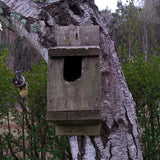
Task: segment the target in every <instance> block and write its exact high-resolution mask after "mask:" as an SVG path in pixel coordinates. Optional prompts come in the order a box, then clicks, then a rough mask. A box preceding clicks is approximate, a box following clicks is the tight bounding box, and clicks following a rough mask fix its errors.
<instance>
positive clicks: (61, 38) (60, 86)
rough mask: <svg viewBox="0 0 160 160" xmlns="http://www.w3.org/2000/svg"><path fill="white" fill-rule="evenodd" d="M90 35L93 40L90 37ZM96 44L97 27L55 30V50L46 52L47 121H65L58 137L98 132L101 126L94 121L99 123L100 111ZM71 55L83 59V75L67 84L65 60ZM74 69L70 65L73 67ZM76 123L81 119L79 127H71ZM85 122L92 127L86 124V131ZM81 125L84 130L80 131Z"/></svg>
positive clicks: (59, 129)
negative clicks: (47, 57)
mask: <svg viewBox="0 0 160 160" xmlns="http://www.w3.org/2000/svg"><path fill="white" fill-rule="evenodd" d="M93 35H94V38H92V37H93ZM91 38H92V39H91ZM98 44H99V27H98V26H80V27H79V26H65V27H59V28H58V31H57V45H58V47H55V48H52V49H50V50H49V62H48V104H47V119H48V120H50V121H54V122H55V123H56V122H57V121H61V122H64V124H63V125H62V126H61V127H60V126H58V128H57V129H56V134H57V135H76V134H77V132H78V134H77V135H83V134H84V133H85V135H86V134H87V133H90V135H97V134H98V133H100V131H97V129H98V128H99V129H100V123H98V125H97V123H96V120H100V110H101V106H100V102H101V93H100V86H101V76H100V59H99V55H100V48H99V46H98ZM94 45H95V46H94ZM71 56H72V57H73V56H76V57H77V56H80V57H83V59H82V64H81V72H82V73H81V77H79V78H78V79H76V80H75V81H72V82H68V81H67V80H65V78H64V69H65V68H64V67H65V66H64V60H65V57H71ZM70 63H72V62H70ZM74 67H75V66H74V65H73V66H72V68H74ZM71 120H72V121H71ZM76 120H81V121H79V123H80V127H79V125H74V126H73V125H71V124H73V123H74V121H76ZM86 120H92V124H91V125H92V126H91V127H90V126H89V124H88V125H87V127H88V129H87V127H86ZM65 121H68V122H67V123H70V125H71V127H67V126H66V127H67V128H66V129H65V124H66V122H65ZM88 122H90V121H88ZM94 123H95V126H94ZM83 125H84V129H82V128H83ZM81 131H83V132H81ZM94 131H95V133H94ZM69 132H71V133H70V134H69Z"/></svg>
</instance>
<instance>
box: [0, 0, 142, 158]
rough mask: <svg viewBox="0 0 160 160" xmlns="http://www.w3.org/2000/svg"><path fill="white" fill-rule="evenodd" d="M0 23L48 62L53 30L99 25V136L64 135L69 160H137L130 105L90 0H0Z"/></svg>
mask: <svg viewBox="0 0 160 160" xmlns="http://www.w3.org/2000/svg"><path fill="white" fill-rule="evenodd" d="M0 5H1V8H2V9H3V10H2V11H1V12H2V13H1V15H0V20H1V21H2V22H3V23H4V24H5V25H6V26H7V27H8V28H10V29H12V30H15V31H16V32H17V33H18V34H19V35H21V36H23V37H25V38H26V39H27V40H28V41H29V42H30V43H31V45H32V46H33V47H34V48H35V49H36V50H37V51H38V52H39V53H40V54H41V55H42V56H43V58H44V59H45V60H46V61H48V48H49V47H54V46H56V30H57V26H68V25H78V26H81V25H99V27H100V48H101V56H100V64H101V86H102V88H101V90H102V91H101V92H102V97H101V99H102V102H101V107H102V115H101V119H102V122H101V124H102V126H101V136H99V137H93V136H91V137H89V136H73V137H70V144H71V152H72V157H73V159H74V160H76V159H78V160H83V159H86V160H94V159H95V160H122V159H123V160H129V159H130V160H132V159H133V160H142V159H143V157H142V151H141V146H140V133H139V129H138V123H137V117H136V112H135V103H134V101H133V98H132V95H131V93H130V92H129V90H128V87H127V84H126V81H125V78H124V75H123V73H122V69H121V67H120V63H119V59H118V57H117V53H116V52H115V48H114V43H113V41H112V40H111V38H110V36H109V32H108V27H107V25H106V23H105V22H104V20H103V18H102V16H101V15H100V13H99V11H98V9H97V7H96V6H95V4H94V1H93V0H49V1H48V2H39V1H38V0H23V1H22V0H0Z"/></svg>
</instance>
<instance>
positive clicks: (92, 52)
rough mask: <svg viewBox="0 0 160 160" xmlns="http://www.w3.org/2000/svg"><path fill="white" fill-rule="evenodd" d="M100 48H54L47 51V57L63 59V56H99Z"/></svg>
mask: <svg viewBox="0 0 160 160" xmlns="http://www.w3.org/2000/svg"><path fill="white" fill-rule="evenodd" d="M99 55H100V48H99V47H98V46H93V47H86V46H83V47H55V48H51V49H49V51H48V56H49V57H50V58H52V57H65V56H85V57H89V56H99Z"/></svg>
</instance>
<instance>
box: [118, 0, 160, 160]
mask: <svg viewBox="0 0 160 160" xmlns="http://www.w3.org/2000/svg"><path fill="white" fill-rule="evenodd" d="M132 2H133V1H131V3H130V5H129V6H128V9H129V10H130V11H128V12H123V14H124V19H126V21H125V23H124V21H123V27H124V28H126V29H125V32H123V31H122V32H121V34H122V36H121V37H122V40H121V45H119V47H118V54H119V56H120V61H121V66H122V69H123V73H124V75H125V78H126V81H127V84H128V87H129V89H130V91H131V93H132V95H133V98H134V101H135V102H136V111H137V116H138V121H139V124H140V130H141V142H142V148H143V154H144V159H145V160H158V159H160V134H159V133H160V54H159V49H157V48H152V52H150V53H147V56H148V57H147V59H146V53H145V52H143V50H145V49H141V47H140V45H139V44H140V42H139V39H138V36H139V34H140V32H141V30H139V31H138V29H137V28H138V27H139V26H140V22H139V21H138V20H137V18H136V17H137V15H138V12H134V14H132V17H133V18H129V17H130V14H128V13H130V12H132V10H133V6H132ZM122 11H123V10H122ZM125 17H126V18H125ZM121 23H122V22H121ZM139 29H140V27H139ZM136 30H137V31H136ZM126 33H128V34H126ZM126 35H128V36H126Z"/></svg>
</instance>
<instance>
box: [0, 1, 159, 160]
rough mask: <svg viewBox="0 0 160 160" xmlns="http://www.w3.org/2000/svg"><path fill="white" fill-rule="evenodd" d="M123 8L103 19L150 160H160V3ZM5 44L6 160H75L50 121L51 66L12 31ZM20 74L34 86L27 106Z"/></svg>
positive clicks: (1, 107)
mask: <svg viewBox="0 0 160 160" xmlns="http://www.w3.org/2000/svg"><path fill="white" fill-rule="evenodd" d="M117 5H118V9H117V10H116V11H115V12H114V13H111V11H110V10H107V9H106V10H103V11H101V14H102V16H103V17H104V19H105V20H106V21H107V23H108V25H109V28H110V35H111V37H112V39H113V41H114V42H115V47H116V51H117V53H118V55H119V59H120V62H121V66H122V69H123V73H124V75H125V78H126V81H127V84H128V87H129V89H130V91H131V93H132V95H133V98H134V101H135V102H136V111H137V116H138V121H139V126H140V130H141V144H142V148H143V155H144V159H146V160H158V159H160V134H159V133H160V36H159V35H160V30H159V28H160V13H159V12H160V0H149V1H148V0H144V6H143V7H142V8H138V7H136V6H135V5H134V1H133V0H131V1H130V3H129V5H127V6H124V5H122V3H121V2H120V1H119V2H118V4H117ZM2 25H3V24H2ZM2 28H3V27H2ZM0 42H1V43H0V50H1V56H0V77H1V78H0V86H1V87H0V128H1V130H0V142H1V143H0V159H8V160H9V159H34V158H36V159H45V158H50V159H60V160H65V159H66V160H67V159H71V153H70V148H69V142H68V139H67V137H65V136H62V137H57V136H55V131H54V126H53V125H50V124H49V123H48V122H47V121H46V117H45V116H46V101H47V97H46V93H47V90H46V88H47V64H46V63H45V62H44V61H43V60H41V57H40V56H38V55H36V53H35V54H33V52H35V51H34V50H33V49H32V48H28V44H27V42H25V40H24V39H23V38H20V37H17V36H16V35H15V34H14V33H13V32H12V31H9V30H7V29H5V28H3V29H2V31H1V33H0ZM20 53H23V54H20ZM35 63H36V64H35ZM9 68H10V69H9ZM19 69H22V70H23V71H24V73H23V74H24V76H25V77H26V80H27V82H28V83H29V96H28V98H27V101H25V100H24V99H22V98H20V97H19V93H18V90H17V89H16V88H14V86H12V84H11V79H12V78H13V77H14V76H15V74H14V72H15V71H16V70H19Z"/></svg>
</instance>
